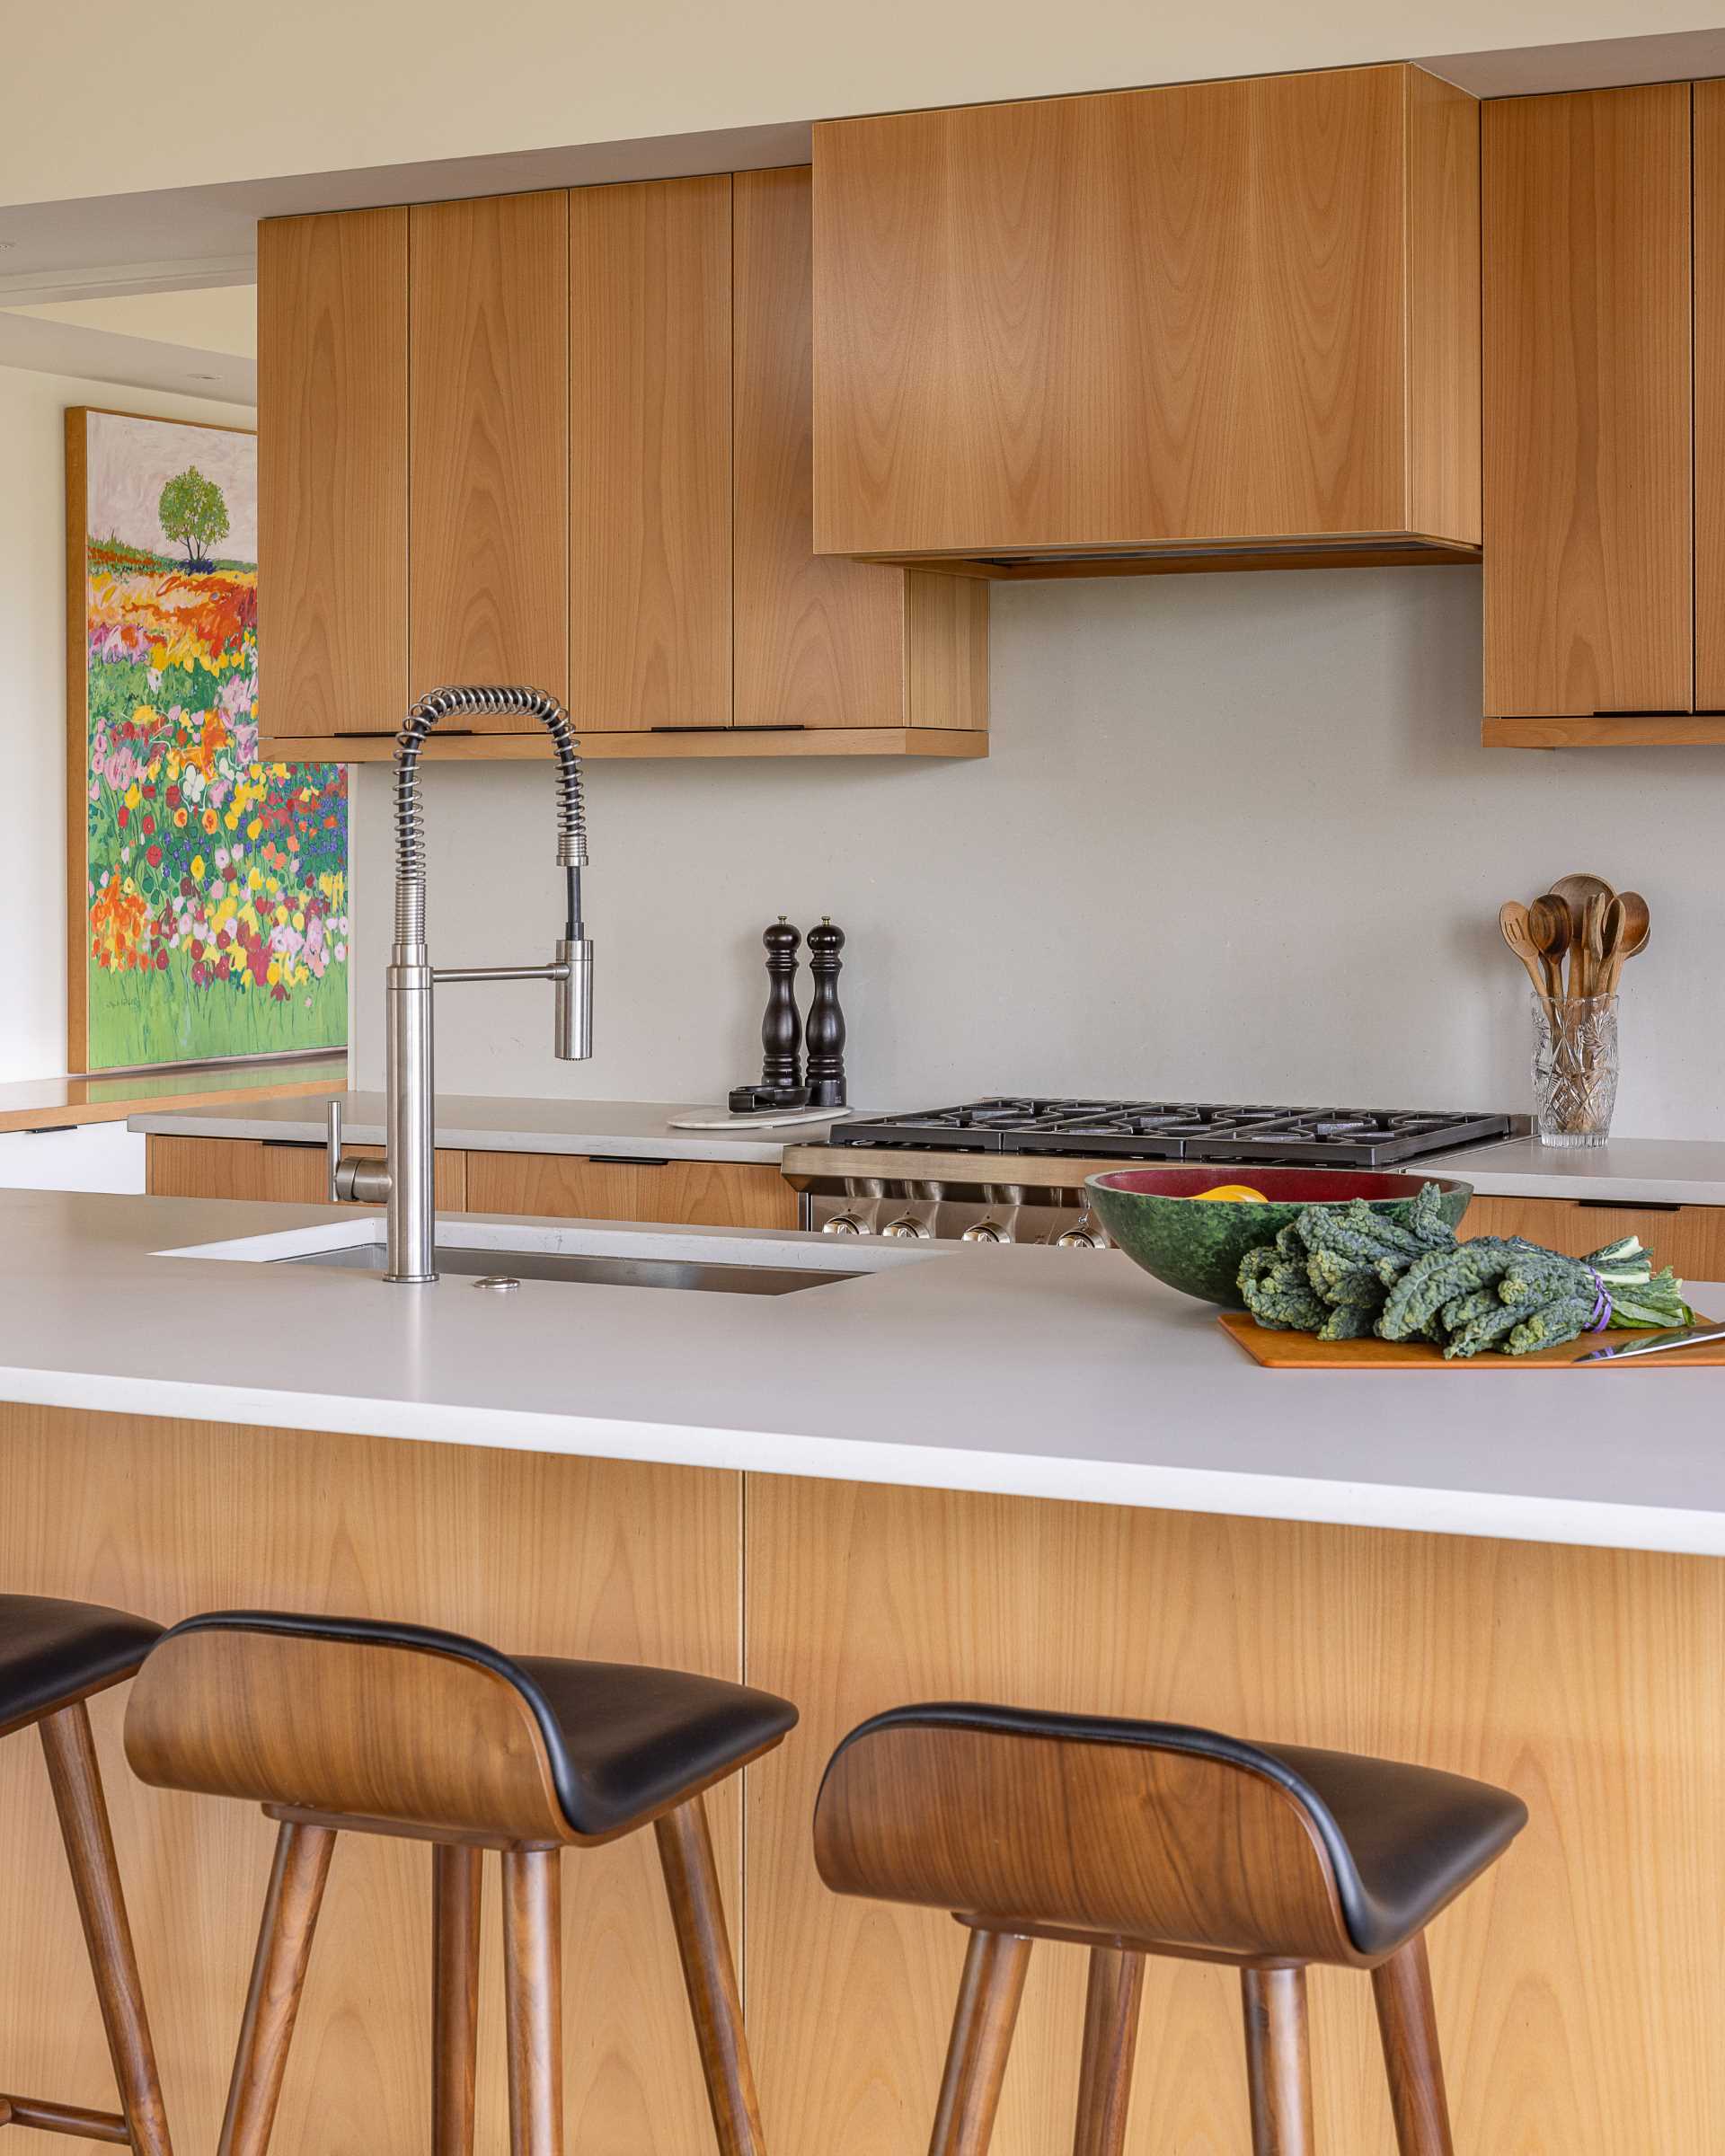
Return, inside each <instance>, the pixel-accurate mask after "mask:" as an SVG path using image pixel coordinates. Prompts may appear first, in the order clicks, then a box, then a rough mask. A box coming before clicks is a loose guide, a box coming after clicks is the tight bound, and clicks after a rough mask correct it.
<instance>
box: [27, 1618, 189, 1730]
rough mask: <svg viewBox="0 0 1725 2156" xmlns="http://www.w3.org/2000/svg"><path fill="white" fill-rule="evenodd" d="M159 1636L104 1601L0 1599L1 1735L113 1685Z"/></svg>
mask: <svg viewBox="0 0 1725 2156" xmlns="http://www.w3.org/2000/svg"><path fill="white" fill-rule="evenodd" d="M161 1636H162V1627H161V1626H160V1625H159V1624H152V1623H151V1622H150V1621H149V1619H148V1618H147V1617H134V1616H132V1615H131V1614H130V1613H128V1611H125V1610H111V1609H107V1608H105V1607H104V1606H103V1605H102V1604H101V1603H96V1602H62V1601H61V1600H59V1599H58V1598H57V1596H55V1595H0V1731H4V1730H7V1729H19V1728H22V1727H24V1725H25V1724H26V1723H29V1722H34V1721H40V1719H41V1718H42V1717H43V1716H44V1715H48V1714H54V1713H57V1711H58V1710H59V1709H60V1708H62V1707H65V1706H68V1705H69V1704H70V1703H71V1702H72V1701H74V1700H82V1699H87V1698H88V1697H89V1695H90V1694H91V1693H92V1692H100V1691H102V1689H103V1687H104V1686H106V1685H109V1684H118V1683H119V1682H120V1681H121V1680H122V1679H123V1678H125V1677H128V1676H130V1675H131V1674H132V1672H133V1671H134V1670H135V1669H136V1668H137V1666H138V1664H139V1663H140V1662H142V1661H143V1659H144V1657H145V1656H146V1654H148V1652H149V1651H150V1648H151V1647H152V1646H153V1645H154V1644H155V1641H156V1640H157V1639H160V1638H161Z"/></svg>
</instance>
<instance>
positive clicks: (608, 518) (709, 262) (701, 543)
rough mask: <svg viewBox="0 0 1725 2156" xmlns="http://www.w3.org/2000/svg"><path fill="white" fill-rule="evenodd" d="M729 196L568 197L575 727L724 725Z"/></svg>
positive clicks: (698, 191) (685, 190)
mask: <svg viewBox="0 0 1725 2156" xmlns="http://www.w3.org/2000/svg"><path fill="white" fill-rule="evenodd" d="M730 216H731V181H730V175H729V174H728V173H722V172H721V173H720V174H718V175H717V176H716V177H710V178H706V179H700V180H668V181H647V182H642V183H641V184H639V185H632V186H623V187H583V188H578V189H577V190H575V191H574V193H573V194H572V195H571V197H570V280H569V296H570V346H569V352H570V373H569V427H570V444H571V466H572V473H573V485H572V490H571V504H570V509H571V517H570V554H569V578H570V581H569V626H570V654H571V681H572V682H573V683H574V684H575V685H576V688H575V703H574V705H573V706H572V707H571V708H572V710H573V712H574V718H575V722H576V725H577V726H578V727H579V728H580V729H582V730H583V732H585V731H586V729H588V727H589V726H592V727H598V728H603V729H611V728H614V727H615V728H621V729H625V730H628V731H635V732H644V731H649V730H650V729H655V728H666V727H686V726H709V727H710V726H725V725H728V724H729V723H730V696H731V649H730V637H731V618H730V617H731V596H730V590H731V411H730V405H731V385H730V308H731V297H730V294H731V260H730Z"/></svg>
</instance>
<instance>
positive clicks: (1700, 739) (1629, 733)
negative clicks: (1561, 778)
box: [1480, 711, 1725, 748]
mask: <svg viewBox="0 0 1725 2156" xmlns="http://www.w3.org/2000/svg"><path fill="white" fill-rule="evenodd" d="M1480 738H1481V740H1482V742H1483V743H1484V744H1485V746H1486V747H1487V748H1718V747H1725V711H1577V712H1573V713H1570V715H1569V716H1567V717H1563V718H1553V719H1488V720H1486V721H1485V723H1484V724H1483V725H1482V727H1481V729H1480Z"/></svg>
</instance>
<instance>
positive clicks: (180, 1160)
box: [146, 1137, 467, 1213]
mask: <svg viewBox="0 0 1725 2156" xmlns="http://www.w3.org/2000/svg"><path fill="white" fill-rule="evenodd" d="M347 1151H348V1153H349V1155H350V1156H358V1158H359V1159H361V1160H367V1161H376V1160H381V1159H382V1158H383V1153H384V1149H383V1147H382V1146H381V1145H349V1147H348V1148H347ZM436 1176H437V1185H436V1189H437V1206H438V1211H439V1212H441V1213H461V1212H464V1211H465V1210H466V1207H467V1196H466V1183H467V1156H466V1154H465V1153H438V1156H437V1168H436ZM328 1178H329V1160H328V1155H327V1153H326V1151H325V1149H324V1148H323V1146H322V1145H319V1144H314V1143H312V1142H310V1141H308V1140H304V1139H288V1138H166V1137H152V1138H151V1139H150V1141H149V1154H148V1159H147V1165H146V1179H147V1180H146V1188H147V1189H148V1191H149V1193H150V1196H151V1197H249V1198H262V1199H266V1200H273V1201H274V1202H276V1203H277V1204H280V1205H290V1206H321V1205H323V1204H324V1203H326V1201H327V1199H328V1197H329V1188H328ZM373 1210H376V1208H375V1207H374V1208H373Z"/></svg>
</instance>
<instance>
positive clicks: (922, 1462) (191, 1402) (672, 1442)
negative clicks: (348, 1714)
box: [0, 1365, 1725, 1557]
mask: <svg viewBox="0 0 1725 2156" xmlns="http://www.w3.org/2000/svg"><path fill="white" fill-rule="evenodd" d="M0 1402H4V1404H6V1405H19V1406H26V1407H43V1408H62V1409H73V1410H78V1409H82V1410H84V1411H86V1412H96V1413H104V1414H124V1415H155V1416H161V1417H164V1418H173V1417H181V1418H190V1419H191V1420H193V1421H199V1422H222V1423H238V1424H242V1425H244V1426H246V1427H254V1428H271V1429H277V1428H279V1429H304V1430H315V1431H321V1432H332V1433H340V1434H342V1435H350V1436H371V1437H385V1438H392V1439H397V1440H401V1441H403V1442H407V1443H411V1444H434V1445H472V1446H476V1447H479V1448H482V1449H494V1450H500V1451H509V1452H537V1453H544V1454H553V1455H565V1456H571V1457H575V1458H581V1459H597V1460H616V1461H629V1462H641V1463H644V1464H650V1465H659V1466H671V1467H695V1468H712V1469H714V1470H716V1471H721V1472H722V1471H729V1472H733V1473H752V1474H769V1475H790V1476H798V1477H801V1478H804V1479H807V1480H818V1481H841V1482H855V1483H867V1482H877V1483H884V1484H889V1485H893V1486H902V1487H907V1488H915V1489H950V1490H958V1491H963V1492H968V1493H970V1494H975V1495H982V1496H995V1497H1016V1498H1054V1499H1057V1500H1059V1501H1063V1502H1067V1503H1075V1504H1092V1505H1098V1504H1100V1505H1119V1506H1126V1507H1132V1508H1134V1509H1138V1510H1152V1511H1163V1512H1190V1513H1211V1514H1216V1515H1223V1516H1226V1517H1237V1518H1249V1519H1269V1520H1287V1521H1296V1522H1305V1523H1309V1524H1315V1525H1324V1526H1338V1527H1373V1528H1380V1529H1384V1530H1387V1531H1391V1532H1401V1533H1419V1534H1459V1535H1466V1536H1470V1537H1473V1538H1476V1539H1484V1540H1488V1541H1496V1542H1548V1543H1555V1544H1559V1545H1564V1546H1574V1547H1579V1548H1588V1549H1616V1550H1635V1551H1651V1552H1654V1553H1658V1554H1662V1555H1668V1556H1691V1557H1725V1515H1722V1514H1718V1513H1710V1512H1696V1511H1688V1510H1684V1509H1681V1508H1678V1507H1669V1506H1637V1505H1623V1504H1606V1503H1602V1502H1599V1501H1597V1500H1595V1499H1588V1498H1550V1497H1544V1496H1541V1497H1535V1496H1527V1495H1517V1494H1515V1493H1512V1492H1492V1491H1463V1490H1446V1489H1430V1488H1425V1487H1420V1486H1403V1485H1399V1484H1390V1483H1370V1482H1359V1481H1346V1482H1344V1481H1335V1480H1326V1479H1324V1478H1322V1477H1307V1476H1293V1475H1264V1474H1261V1473H1239V1472H1232V1471H1225V1470H1221V1469H1195V1468H1182V1467H1172V1466H1167V1465H1140V1464H1132V1463H1125V1462H1108V1461H1087V1460H1074V1459H1073V1458H1071V1457H1070V1456H1064V1457H1062V1456H1059V1455H1042V1456H1038V1455H1030V1454H1004V1453H988V1452H982V1451H977V1450H972V1449H969V1448H964V1447H951V1448H935V1447H930V1446H926V1445H893V1444H890V1443H885V1442H880V1441H874V1440H862V1439H856V1438H845V1437H819V1436H798V1435H795V1434H792V1433H787V1432H784V1431H770V1430H746V1429H727V1428H714V1427H700V1426H696V1425H694V1424H667V1423H651V1422H625V1421H621V1420H617V1419H615V1418H594V1417H584V1416H579V1415H566V1416H565V1415H546V1414H543V1413H537V1412H523V1411H516V1410H509V1409H494V1410H491V1412H489V1413H479V1414H476V1413H475V1412H474V1411H473V1409H472V1408H471V1407H465V1406H449V1405H440V1404H437V1403H431V1402H425V1401H382V1400H376V1399H371V1400H363V1399H354V1398H351V1397H349V1396H338V1395H318V1394H306V1393H303V1392H273V1391H268V1390H264V1389H254V1388H251V1387H243V1386H231V1385H201V1384H198V1383H190V1382H187V1381H185V1380H178V1379H176V1380H172V1381H169V1380H164V1379H152V1378H137V1377H130V1376H113V1375H104V1374H91V1373H85V1372H76V1371H52V1370H40V1369H31V1368H21V1367H18V1366H15V1365H0Z"/></svg>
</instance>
